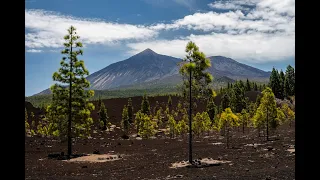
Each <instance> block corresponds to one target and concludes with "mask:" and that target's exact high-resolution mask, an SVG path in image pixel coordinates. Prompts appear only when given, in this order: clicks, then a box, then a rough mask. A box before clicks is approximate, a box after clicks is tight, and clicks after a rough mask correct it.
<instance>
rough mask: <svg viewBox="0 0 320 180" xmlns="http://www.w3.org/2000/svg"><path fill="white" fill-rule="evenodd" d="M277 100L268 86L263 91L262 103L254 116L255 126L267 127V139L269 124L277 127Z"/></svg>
mask: <svg viewBox="0 0 320 180" xmlns="http://www.w3.org/2000/svg"><path fill="white" fill-rule="evenodd" d="M276 105H277V104H276V100H275V96H274V94H273V92H272V90H271V89H270V88H269V87H267V88H266V89H265V90H263V91H262V97H261V103H260V105H259V107H258V109H257V111H256V114H255V116H254V120H255V127H261V126H262V127H265V126H266V130H267V141H268V140H269V126H270V125H271V127H272V128H276V125H277V124H278V123H277V122H276V121H277V107H276Z"/></svg>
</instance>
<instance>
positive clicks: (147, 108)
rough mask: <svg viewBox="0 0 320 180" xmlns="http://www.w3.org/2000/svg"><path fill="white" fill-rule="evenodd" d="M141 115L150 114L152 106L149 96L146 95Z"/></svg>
mask: <svg viewBox="0 0 320 180" xmlns="http://www.w3.org/2000/svg"><path fill="white" fill-rule="evenodd" d="M141 113H143V114H148V115H149V114H150V104H149V100H148V97H147V94H146V93H144V95H143V99H142V103H141Z"/></svg>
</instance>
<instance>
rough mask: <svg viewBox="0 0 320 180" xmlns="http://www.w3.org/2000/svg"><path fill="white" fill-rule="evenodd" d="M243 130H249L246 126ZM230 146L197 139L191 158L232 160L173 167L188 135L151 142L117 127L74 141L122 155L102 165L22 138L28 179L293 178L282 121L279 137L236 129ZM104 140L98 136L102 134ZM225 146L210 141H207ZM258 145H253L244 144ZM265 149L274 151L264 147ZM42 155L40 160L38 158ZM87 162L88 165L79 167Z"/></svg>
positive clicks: (82, 148) (289, 135)
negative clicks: (64, 157) (67, 157)
mask: <svg viewBox="0 0 320 180" xmlns="http://www.w3.org/2000/svg"><path fill="white" fill-rule="evenodd" d="M246 130H247V129H246ZM234 131H235V132H234V137H233V139H232V146H234V147H236V148H232V149H231V148H230V149H226V144H225V139H219V138H223V137H222V136H219V135H213V134H216V133H211V134H210V135H211V136H213V137H210V138H204V137H202V138H195V139H194V141H193V142H194V144H193V157H194V158H205V157H211V158H213V159H217V160H218V159H222V160H228V161H231V164H232V165H231V164H222V165H220V166H212V167H205V168H178V169H171V168H169V166H171V163H174V162H177V161H183V160H187V158H188V141H187V138H183V140H182V141H181V139H182V138H177V139H164V138H161V137H158V138H157V139H149V140H136V139H134V138H132V140H122V139H120V138H118V137H119V136H120V135H119V133H120V130H118V129H117V130H116V131H115V132H111V134H107V132H104V133H102V134H99V132H98V133H96V134H94V136H93V137H94V138H96V139H94V138H93V139H91V140H78V141H77V142H76V143H75V145H74V146H73V152H74V153H93V151H94V150H99V151H100V153H108V152H112V151H114V152H113V153H115V154H125V155H126V156H124V157H123V158H122V159H120V160H117V161H111V162H104V163H89V162H82V163H76V162H72V163H71V162H65V161H61V160H54V159H48V158H47V156H48V154H49V153H57V152H61V151H64V152H66V145H67V144H66V143H59V142H57V141H51V140H49V139H45V138H37V137H33V138H31V137H28V138H26V141H25V146H26V149H25V173H26V174H25V177H26V179H57V180H58V179H59V180H60V179H171V178H178V177H175V176H177V175H182V177H180V179H255V180H256V179H268V178H269V179H291V180H292V179H294V178H295V155H294V153H293V154H292V153H290V152H288V151H287V149H288V148H289V146H290V145H294V144H295V130H294V127H291V128H290V127H288V126H287V125H283V126H282V127H280V128H279V129H278V130H277V133H276V134H277V135H278V138H279V140H275V141H269V142H265V141H264V140H263V138H258V137H257V132H255V131H254V130H252V129H251V130H250V131H251V132H249V133H245V135H246V136H243V135H242V132H237V130H236V129H235V130H234ZM101 137H102V138H104V139H102V140H101V139H100V138H101ZM216 142H222V143H224V144H220V145H212V144H210V143H216ZM252 143H259V144H264V143H266V144H265V145H260V146H257V147H253V146H244V145H246V144H252ZM268 147H272V148H274V149H272V150H270V151H268V150H266V149H267V148H268ZM39 159H42V160H39ZM83 166H87V168H82V167H83Z"/></svg>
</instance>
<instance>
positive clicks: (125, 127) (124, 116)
mask: <svg viewBox="0 0 320 180" xmlns="http://www.w3.org/2000/svg"><path fill="white" fill-rule="evenodd" d="M121 126H122V131H123V132H124V135H125V136H126V135H127V134H128V130H129V116H128V108H127V106H126V105H124V107H123V109H122V121H121Z"/></svg>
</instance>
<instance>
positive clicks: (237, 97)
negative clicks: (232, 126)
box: [231, 81, 246, 113]
mask: <svg viewBox="0 0 320 180" xmlns="http://www.w3.org/2000/svg"><path fill="white" fill-rule="evenodd" d="M244 88H245V87H244V85H243V83H242V81H239V82H238V83H235V85H234V88H233V91H232V96H231V103H232V105H233V106H234V112H235V113H240V112H241V111H242V109H244V108H245V105H246V102H245V89H244Z"/></svg>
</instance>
